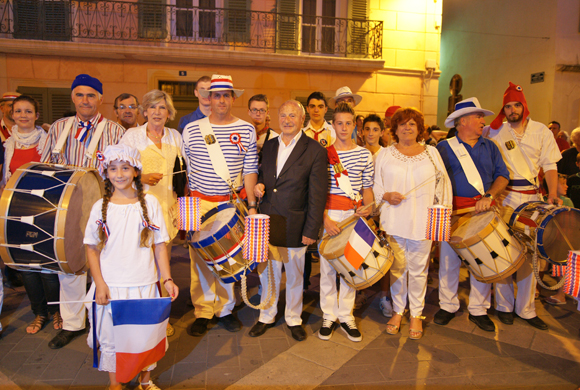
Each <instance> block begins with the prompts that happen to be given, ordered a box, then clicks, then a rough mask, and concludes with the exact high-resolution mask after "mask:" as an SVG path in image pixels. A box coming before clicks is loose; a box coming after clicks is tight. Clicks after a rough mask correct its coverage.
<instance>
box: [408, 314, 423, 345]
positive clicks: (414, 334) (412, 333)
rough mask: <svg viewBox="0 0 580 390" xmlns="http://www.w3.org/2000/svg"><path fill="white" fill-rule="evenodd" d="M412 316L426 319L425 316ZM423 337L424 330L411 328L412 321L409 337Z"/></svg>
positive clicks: (415, 338)
mask: <svg viewBox="0 0 580 390" xmlns="http://www.w3.org/2000/svg"><path fill="white" fill-rule="evenodd" d="M411 318H418V319H420V320H424V319H425V317H424V316H411ZM421 337H423V330H419V329H413V328H411V323H409V338H410V339H411V340H419V339H420V338H421Z"/></svg>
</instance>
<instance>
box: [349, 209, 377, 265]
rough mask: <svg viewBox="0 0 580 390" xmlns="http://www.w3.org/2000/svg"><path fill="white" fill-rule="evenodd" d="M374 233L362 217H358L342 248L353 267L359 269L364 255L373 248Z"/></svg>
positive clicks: (364, 257)
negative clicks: (344, 246)
mask: <svg viewBox="0 0 580 390" xmlns="http://www.w3.org/2000/svg"><path fill="white" fill-rule="evenodd" d="M375 238H376V237H375V234H374V233H373V231H372V230H371V228H370V227H369V226H368V225H367V224H366V222H365V220H364V219H363V218H359V220H358V221H357V222H356V225H354V229H353V231H352V232H351V233H350V237H349V238H348V242H347V243H346V248H344V257H346V260H347V261H348V262H349V263H350V265H352V266H353V267H354V269H359V268H360V266H361V265H362V263H364V262H365V259H366V257H367V256H368V254H369V252H370V251H371V249H372V248H373V243H374V242H375Z"/></svg>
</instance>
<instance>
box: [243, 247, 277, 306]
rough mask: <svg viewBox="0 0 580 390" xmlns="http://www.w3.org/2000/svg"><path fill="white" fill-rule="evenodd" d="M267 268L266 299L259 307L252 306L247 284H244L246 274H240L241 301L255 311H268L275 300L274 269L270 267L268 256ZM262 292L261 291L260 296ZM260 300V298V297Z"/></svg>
mask: <svg viewBox="0 0 580 390" xmlns="http://www.w3.org/2000/svg"><path fill="white" fill-rule="evenodd" d="M267 264H268V265H267V267H268V292H267V293H266V299H264V300H262V301H261V302H260V304H259V305H252V304H251V303H250V300H249V299H248V284H247V283H246V273H245V272H244V273H243V274H242V299H243V300H244V303H245V304H246V305H248V306H249V307H251V308H252V309H256V310H265V309H268V308H269V307H270V306H272V304H273V303H274V301H275V300H276V292H275V291H274V268H273V267H272V260H271V259H270V256H268V261H267ZM263 293H264V291H262V294H263ZM260 298H261V297H260Z"/></svg>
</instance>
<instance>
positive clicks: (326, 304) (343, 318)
mask: <svg viewBox="0 0 580 390" xmlns="http://www.w3.org/2000/svg"><path fill="white" fill-rule="evenodd" d="M327 212H328V217H329V218H330V219H332V220H333V221H336V222H340V221H342V220H344V219H346V218H347V217H350V216H351V215H352V214H354V211H353V210H345V211H342V210H328V211H327ZM324 233H325V234H326V231H324ZM345 244H346V243H345ZM339 279H340V292H338V291H337V288H336V271H335V270H334V268H332V266H331V265H330V263H329V262H328V260H326V259H325V258H324V256H322V254H321V255H320V308H321V309H322V313H323V318H324V319H325V320H329V321H336V320H337V319H338V320H339V321H340V322H348V321H354V316H353V315H352V309H353V307H354V300H355V297H356V290H355V289H354V288H353V287H350V286H349V285H348V284H346V282H345V281H344V279H343V278H339Z"/></svg>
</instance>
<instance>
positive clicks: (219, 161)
mask: <svg viewBox="0 0 580 390" xmlns="http://www.w3.org/2000/svg"><path fill="white" fill-rule="evenodd" d="M199 130H200V131H201V135H202V137H203V140H204V141H205V147H206V148H207V153H208V154H209V159H210V160H211V165H212V166H213V170H214V171H215V173H216V174H217V175H218V176H219V177H221V178H222V179H223V181H225V182H226V183H227V184H228V185H229V186H233V187H234V188H236V189H237V188H238V187H239V186H240V185H241V184H242V171H240V173H239V174H238V176H237V177H236V180H235V181H234V182H232V179H231V176H230V170H229V169H228V163H227V162H226V158H225V156H224V153H223V151H222V148H221V146H220V143H219V141H218V140H217V138H216V136H215V134H214V132H213V128H212V127H211V123H210V122H209V118H208V117H205V118H203V119H200V120H199ZM240 142H241V141H240Z"/></svg>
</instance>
